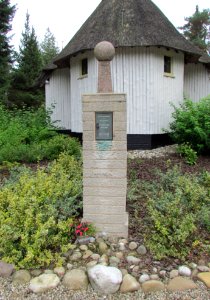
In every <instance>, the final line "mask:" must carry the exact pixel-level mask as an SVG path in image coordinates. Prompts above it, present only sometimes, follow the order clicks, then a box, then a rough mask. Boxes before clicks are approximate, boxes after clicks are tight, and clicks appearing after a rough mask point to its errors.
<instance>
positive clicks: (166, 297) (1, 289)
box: [0, 278, 210, 300]
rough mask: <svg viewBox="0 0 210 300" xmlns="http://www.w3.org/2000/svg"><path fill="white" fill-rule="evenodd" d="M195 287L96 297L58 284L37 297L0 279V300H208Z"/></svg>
mask: <svg viewBox="0 0 210 300" xmlns="http://www.w3.org/2000/svg"><path fill="white" fill-rule="evenodd" d="M197 285H198V287H199V288H198V289H196V290H190V291H185V292H176V293H174V292H173V293H169V292H167V291H165V292H156V293H151V294H148V295H145V294H144V293H143V292H141V290H139V291H138V292H134V293H128V294H120V293H116V294H114V295H109V296H98V295H97V294H96V293H95V292H94V291H93V290H92V288H91V287H89V289H88V290H87V291H86V292H73V291H69V290H68V289H66V288H65V287H63V286H62V285H61V284H60V285H59V286H58V287H57V288H55V289H53V290H51V291H49V292H46V293H43V294H41V295H37V294H33V293H30V292H29V290H28V285H21V286H14V285H13V284H12V283H11V279H10V278H9V279H3V278H0V300H22V299H28V300H37V299H39V300H69V299H72V300H84V299H85V300H105V299H107V300H117V299H120V300H135V299H139V300H141V299H147V300H191V299H195V300H210V291H208V290H207V288H206V287H205V286H204V285H203V284H202V283H201V282H197Z"/></svg>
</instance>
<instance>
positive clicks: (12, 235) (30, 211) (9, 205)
mask: <svg viewBox="0 0 210 300" xmlns="http://www.w3.org/2000/svg"><path fill="white" fill-rule="evenodd" d="M16 172H17V171H16ZM81 194H82V172H81V163H80V162H79V161H77V160H76V159H75V158H74V157H72V156H69V155H67V154H65V153H63V154H61V155H60V156H59V158H58V160H57V161H54V162H52V164H51V165H50V166H49V167H48V168H47V169H44V168H41V167H39V168H38V170H37V171H36V172H32V171H31V170H29V169H27V168H24V169H22V171H21V173H20V174H19V176H13V180H11V179H10V180H8V181H7V182H6V183H5V184H4V186H3V187H2V188H1V190H0V211H1V214H0V237H1V239H0V257H1V259H3V260H5V261H7V262H10V263H14V264H15V265H16V266H17V267H19V268H35V267H36V268H37V267H43V266H46V265H49V264H50V263H55V264H61V263H62V256H61V254H62V252H63V251H67V250H68V249H69V248H70V242H71V235H70V225H71V224H72V218H74V217H76V216H78V215H79V214H80V211H81V208H82V201H81Z"/></svg>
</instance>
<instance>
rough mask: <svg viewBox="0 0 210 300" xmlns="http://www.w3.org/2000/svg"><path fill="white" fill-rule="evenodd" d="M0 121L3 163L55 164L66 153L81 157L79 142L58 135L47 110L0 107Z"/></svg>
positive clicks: (0, 161) (1, 161) (1, 159)
mask: <svg viewBox="0 0 210 300" xmlns="http://www.w3.org/2000/svg"><path fill="white" fill-rule="evenodd" d="M0 119H1V123H0V163H3V162H4V161H8V162H37V161H39V160H44V159H47V160H53V159H55V158H57V157H58V155H59V154H60V153H61V152H63V151H66V152H68V153H69V154H70V155H74V156H76V157H77V158H79V157H80V153H81V147H80V145H79V142H77V141H76V140H75V139H72V138H69V137H67V136H64V135H61V134H58V133H57V132H56V126H55V125H56V124H52V123H51V121H50V112H48V111H45V109H44V107H41V108H39V109H22V110H18V109H13V110H8V109H6V108H5V107H3V106H0Z"/></svg>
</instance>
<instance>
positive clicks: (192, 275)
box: [191, 269, 198, 278]
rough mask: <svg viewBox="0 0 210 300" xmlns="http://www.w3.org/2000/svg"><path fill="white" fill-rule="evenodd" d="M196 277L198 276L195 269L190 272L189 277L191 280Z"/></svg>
mask: <svg viewBox="0 0 210 300" xmlns="http://www.w3.org/2000/svg"><path fill="white" fill-rule="evenodd" d="M197 275H198V270H197V269H194V270H192V274H191V277H192V278H196V277H197Z"/></svg>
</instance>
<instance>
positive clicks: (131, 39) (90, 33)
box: [54, 0, 201, 65]
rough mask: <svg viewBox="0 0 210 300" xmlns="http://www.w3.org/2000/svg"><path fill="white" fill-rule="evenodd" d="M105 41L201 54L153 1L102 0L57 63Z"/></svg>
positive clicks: (116, 44)
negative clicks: (162, 47) (161, 47)
mask: <svg viewBox="0 0 210 300" xmlns="http://www.w3.org/2000/svg"><path fill="white" fill-rule="evenodd" d="M103 40H107V41H110V42H111V43H113V45H114V46H115V47H127V46H165V47H169V48H173V49H176V50H181V51H184V52H186V53H188V54H190V55H195V56H196V55H197V57H198V56H201V54H200V51H199V50H198V48H197V47H195V46H194V45H192V44H191V43H190V42H188V41H187V40H186V39H185V38H184V37H183V36H182V35H181V34H180V33H179V32H178V31H177V29H176V28H175V27H174V26H173V25H172V24H171V22H170V21H169V20H168V19H167V18H166V17H165V15H164V14H163V13H162V12H161V11H160V9H159V8H158V7H157V6H156V5H155V4H154V3H153V2H152V1H150V0H102V1H101V3H100V4H99V5H98V7H97V8H96V10H95V11H94V12H93V13H92V15H91V16H90V17H89V18H88V19H87V21H86V22H85V23H84V24H83V25H82V27H81V28H80V30H79V31H78V32H77V33H76V34H75V36H74V37H73V38H72V40H71V41H70V42H69V43H68V44H67V46H66V47H65V48H64V49H63V50H62V51H61V53H60V54H58V56H57V57H56V58H55V60H54V63H56V64H57V65H62V64H63V63H65V61H67V60H68V59H69V57H70V56H71V55H74V54H76V53H78V52H80V51H84V50H90V49H94V47H95V46H96V44H97V43H98V42H101V41H103Z"/></svg>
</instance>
